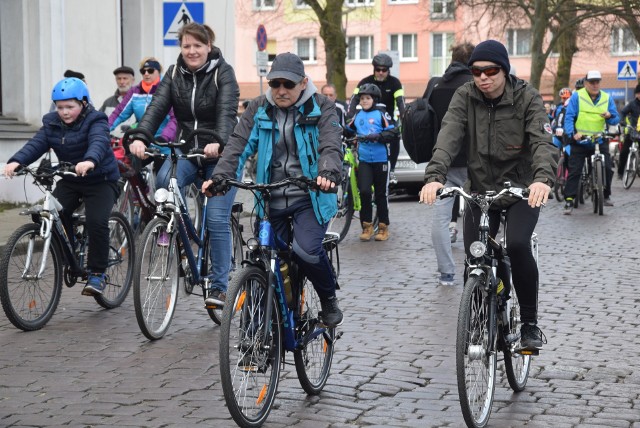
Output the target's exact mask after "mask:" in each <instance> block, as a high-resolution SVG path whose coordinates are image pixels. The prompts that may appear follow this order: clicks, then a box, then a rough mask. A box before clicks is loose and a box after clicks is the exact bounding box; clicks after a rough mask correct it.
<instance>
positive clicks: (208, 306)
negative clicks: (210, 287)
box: [204, 304, 222, 309]
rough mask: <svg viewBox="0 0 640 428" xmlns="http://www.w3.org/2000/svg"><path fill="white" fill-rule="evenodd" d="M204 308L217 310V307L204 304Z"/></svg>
mask: <svg viewBox="0 0 640 428" xmlns="http://www.w3.org/2000/svg"><path fill="white" fill-rule="evenodd" d="M204 308H205V309H218V305H207V304H205V305H204ZM220 309H222V308H220Z"/></svg>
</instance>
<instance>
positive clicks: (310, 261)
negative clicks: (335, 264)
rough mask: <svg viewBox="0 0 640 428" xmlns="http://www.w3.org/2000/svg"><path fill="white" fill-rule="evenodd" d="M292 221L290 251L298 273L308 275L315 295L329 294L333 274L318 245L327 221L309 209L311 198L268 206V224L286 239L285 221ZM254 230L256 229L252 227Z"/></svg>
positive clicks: (332, 287)
mask: <svg viewBox="0 0 640 428" xmlns="http://www.w3.org/2000/svg"><path fill="white" fill-rule="evenodd" d="M289 217H291V218H292V221H293V253H294V257H295V261H296V263H297V264H298V266H299V267H300V268H301V269H302V273H304V275H305V276H306V277H307V278H309V280H310V281H311V283H312V284H313V287H314V288H315V290H316V292H317V293H318V296H320V297H321V298H326V297H331V296H334V295H335V294H336V278H335V276H334V275H333V270H332V269H331V262H330V261H329V258H328V257H327V252H326V251H325V250H324V247H323V246H322V240H323V239H324V234H325V232H326V231H327V227H328V223H326V224H320V223H318V219H317V218H316V215H315V212H314V211H313V205H312V204H311V199H305V200H303V201H300V202H297V203H295V204H294V205H292V206H290V207H288V208H285V209H282V210H274V209H272V210H271V226H272V227H273V230H274V232H275V233H276V235H277V236H279V237H280V238H282V239H283V240H284V242H289V223H288V221H287V219H288V218H289ZM256 230H257V229H256Z"/></svg>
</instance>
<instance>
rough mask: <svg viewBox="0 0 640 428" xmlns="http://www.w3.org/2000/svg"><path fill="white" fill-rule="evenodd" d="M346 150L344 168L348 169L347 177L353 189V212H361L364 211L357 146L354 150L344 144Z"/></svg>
mask: <svg viewBox="0 0 640 428" xmlns="http://www.w3.org/2000/svg"><path fill="white" fill-rule="evenodd" d="M343 148H344V160H343V162H342V164H343V168H347V174H346V177H349V183H350V184H349V188H350V189H351V199H352V201H353V210H354V211H360V210H361V209H362V203H361V200H360V191H359V190H358V177H357V175H356V170H357V168H358V159H357V155H356V151H357V149H356V146H355V145H354V146H353V148H352V147H351V145H349V144H348V143H343Z"/></svg>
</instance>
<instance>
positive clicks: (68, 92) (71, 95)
mask: <svg viewBox="0 0 640 428" xmlns="http://www.w3.org/2000/svg"><path fill="white" fill-rule="evenodd" d="M71 99H76V100H78V101H87V102H88V101H89V100H90V98H89V89H87V85H85V84H84V82H83V81H82V80H80V79H78V78H76V77H67V78H66V79H62V80H61V81H59V82H58V83H56V86H54V87H53V91H51V100H52V101H54V102H55V101H62V100H71Z"/></svg>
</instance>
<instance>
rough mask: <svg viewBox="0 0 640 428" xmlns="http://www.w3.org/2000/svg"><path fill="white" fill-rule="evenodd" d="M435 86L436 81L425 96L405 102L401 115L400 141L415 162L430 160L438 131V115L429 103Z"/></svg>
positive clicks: (436, 84)
mask: <svg viewBox="0 0 640 428" xmlns="http://www.w3.org/2000/svg"><path fill="white" fill-rule="evenodd" d="M436 86H438V83H435V84H434V85H432V86H431V87H430V88H429V90H428V91H427V95H426V97H424V98H418V99H417V100H415V101H413V102H410V103H409V104H407V106H406V108H405V111H404V114H403V115H402V143H403V144H404V148H405V150H406V151H407V154H408V155H409V157H410V158H411V160H412V161H414V162H415V163H424V162H428V161H430V160H431V156H432V153H433V148H434V147H435V145H436V140H437V138H438V132H439V131H440V121H439V120H438V115H437V114H436V111H435V110H434V109H433V107H432V106H431V104H429V99H430V98H431V92H433V88H435V87H436Z"/></svg>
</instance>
